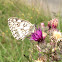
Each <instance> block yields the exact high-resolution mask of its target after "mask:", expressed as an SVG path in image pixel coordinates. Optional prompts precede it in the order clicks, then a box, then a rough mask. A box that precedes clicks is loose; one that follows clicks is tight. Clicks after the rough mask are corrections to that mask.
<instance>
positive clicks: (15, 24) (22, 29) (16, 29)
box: [8, 17, 35, 40]
mask: <svg viewBox="0 0 62 62" xmlns="http://www.w3.org/2000/svg"><path fill="white" fill-rule="evenodd" d="M8 25H9V28H10V30H11V32H12V35H13V36H14V38H16V39H17V40H19V39H22V40H24V39H25V37H27V36H28V35H30V34H31V33H32V32H34V30H35V25H34V24H31V23H30V22H29V21H26V20H23V19H18V18H17V17H11V18H9V19H8Z"/></svg>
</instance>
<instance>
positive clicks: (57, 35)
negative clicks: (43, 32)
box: [53, 31, 62, 40]
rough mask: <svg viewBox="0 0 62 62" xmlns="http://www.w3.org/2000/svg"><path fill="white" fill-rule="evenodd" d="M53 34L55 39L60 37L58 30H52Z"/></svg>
mask: <svg viewBox="0 0 62 62" xmlns="http://www.w3.org/2000/svg"><path fill="white" fill-rule="evenodd" d="M53 36H54V37H55V38H56V39H57V40H58V39H59V38H61V37H62V35H61V32H58V31H54V32H53Z"/></svg>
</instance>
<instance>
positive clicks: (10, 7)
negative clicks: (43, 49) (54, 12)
mask: <svg viewBox="0 0 62 62" xmlns="http://www.w3.org/2000/svg"><path fill="white" fill-rule="evenodd" d="M10 17H18V18H22V19H25V20H29V21H30V22H31V23H33V24H36V25H40V23H41V22H45V25H46V24H47V21H49V20H50V19H51V17H50V16H46V15H45V13H44V11H43V10H42V9H41V10H38V9H37V8H34V7H33V6H32V7H30V6H27V5H25V4H23V3H22V2H21V1H20V0H0V62H28V60H27V58H26V57H24V54H25V55H26V56H27V57H28V56H30V55H31V54H32V58H34V59H36V58H37V57H38V55H37V53H38V52H37V51H35V52H33V53H32V52H31V50H32V48H33V45H32V43H31V42H30V41H29V39H27V38H26V39H25V40H24V41H21V40H16V39H14V37H13V36H12V34H11V32H10V30H9V27H8V18H10ZM60 20H61V18H60ZM59 28H61V27H59Z"/></svg>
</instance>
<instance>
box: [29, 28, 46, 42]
mask: <svg viewBox="0 0 62 62" xmlns="http://www.w3.org/2000/svg"><path fill="white" fill-rule="evenodd" d="M44 39H45V38H44V37H43V35H42V30H41V29H36V31H35V32H34V33H32V35H31V38H30V40H34V41H38V42H42V41H43V40H44Z"/></svg>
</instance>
